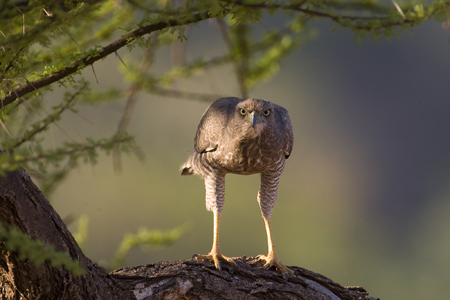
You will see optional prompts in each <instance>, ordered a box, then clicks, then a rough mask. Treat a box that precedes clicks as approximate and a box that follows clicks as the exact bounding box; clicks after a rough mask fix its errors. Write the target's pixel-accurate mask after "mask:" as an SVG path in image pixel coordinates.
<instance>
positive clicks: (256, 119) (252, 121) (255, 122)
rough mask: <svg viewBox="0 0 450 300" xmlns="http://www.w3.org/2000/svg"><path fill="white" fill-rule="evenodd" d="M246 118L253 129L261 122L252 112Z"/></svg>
mask: <svg viewBox="0 0 450 300" xmlns="http://www.w3.org/2000/svg"><path fill="white" fill-rule="evenodd" d="M248 118H249V120H250V123H251V124H252V127H253V128H255V125H256V124H258V123H259V122H261V118H260V116H259V115H258V114H257V113H255V111H252V112H251V113H249V115H248Z"/></svg>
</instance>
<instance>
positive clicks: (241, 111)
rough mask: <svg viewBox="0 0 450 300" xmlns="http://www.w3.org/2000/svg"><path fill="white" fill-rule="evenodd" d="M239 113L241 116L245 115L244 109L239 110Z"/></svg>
mask: <svg viewBox="0 0 450 300" xmlns="http://www.w3.org/2000/svg"><path fill="white" fill-rule="evenodd" d="M239 112H240V113H241V115H243V116H244V115H245V113H246V111H245V109H243V108H241V110H240V111H239Z"/></svg>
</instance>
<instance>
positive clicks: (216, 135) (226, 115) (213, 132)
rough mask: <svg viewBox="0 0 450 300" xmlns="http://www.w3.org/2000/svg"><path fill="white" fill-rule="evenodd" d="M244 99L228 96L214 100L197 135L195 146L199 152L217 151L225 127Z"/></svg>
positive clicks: (199, 125) (205, 113) (202, 120)
mask: <svg viewBox="0 0 450 300" xmlns="http://www.w3.org/2000/svg"><path fill="white" fill-rule="evenodd" d="M240 101H242V99H239V98H234V97H228V98H220V99H218V100H216V101H214V102H213V103H212V104H211V105H210V106H209V107H208V108H207V109H206V111H205V112H204V113H203V116H202V119H201V120H200V124H198V129H197V134H196V135H195V140H194V148H195V151H197V152H198V153H204V152H210V151H215V150H216V149H217V147H218V146H219V143H220V142H221V140H222V139H223V137H224V134H225V128H226V127H227V124H228V122H229V121H230V119H231V118H232V117H233V116H234V114H235V110H236V105H237V104H238V103H239V102H240Z"/></svg>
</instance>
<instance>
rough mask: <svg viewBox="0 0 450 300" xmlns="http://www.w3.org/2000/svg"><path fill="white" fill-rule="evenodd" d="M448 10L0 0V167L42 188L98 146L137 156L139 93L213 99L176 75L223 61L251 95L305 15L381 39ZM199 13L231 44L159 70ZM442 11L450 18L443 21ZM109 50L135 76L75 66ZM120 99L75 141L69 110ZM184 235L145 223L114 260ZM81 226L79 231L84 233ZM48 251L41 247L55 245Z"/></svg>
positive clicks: (287, 48) (416, 4) (305, 0)
mask: <svg viewBox="0 0 450 300" xmlns="http://www.w3.org/2000/svg"><path fill="white" fill-rule="evenodd" d="M449 9H450V5H449V2H448V1H444V0H433V1H420V0H412V1H405V2H398V3H397V2H396V1H395V0H393V1H392V2H390V1H386V4H381V3H379V2H378V1H377V0H269V1H261V0H217V1H216V0H214V1H211V0H192V1H181V2H175V1H174V2H172V1H167V0H100V1H92V0H85V1H81V0H66V1H60V0H50V1H49V0H31V1H17V0H6V1H2V2H1V4H0V102H1V103H0V109H1V111H0V125H1V126H2V129H0V132H1V133H0V137H1V141H0V142H1V143H0V150H3V151H7V152H8V153H11V154H10V155H1V156H0V175H2V174H5V172H7V171H11V170H14V169H16V168H19V167H22V168H25V169H26V170H27V171H28V172H30V173H31V174H33V175H34V176H35V178H36V179H38V180H40V182H41V188H42V189H43V191H44V193H45V194H46V195H47V196H48V195H49V193H50V192H51V191H53V190H54V187H55V185H56V184H57V183H59V182H61V180H63V179H64V178H66V174H67V172H69V171H70V170H71V169H73V168H74V167H76V166H78V165H79V164H82V163H91V164H93V163H95V162H96V160H97V157H98V155H99V151H104V152H105V153H110V152H112V153H114V156H115V158H116V160H119V158H120V155H119V153H120V152H126V153H134V154H136V155H137V156H138V157H139V158H141V157H142V155H141V153H140V151H139V147H138V146H137V144H136V141H135V140H134V139H133V138H132V137H131V136H130V135H129V134H128V133H127V124H128V123H129V120H130V118H131V116H132V111H133V107H134V104H135V102H136V94H138V93H139V92H141V91H145V92H147V93H149V94H152V95H158V96H170V97H179V98H187V99H195V100H202V101H212V100H214V99H216V98H217V96H218V95H212V94H203V93H199V92H197V91H189V90H179V89H176V88H174V86H175V84H176V83H178V82H182V81H183V80H186V79H189V78H192V77H193V76H195V75H196V74H199V73H202V72H205V70H207V69H208V68H217V67H221V66H224V65H230V66H232V68H233V70H234V73H235V75H236V85H237V86H238V89H239V92H240V95H241V97H248V96H249V93H250V91H251V89H252V88H254V87H255V86H256V85H257V84H259V83H261V82H263V81H265V80H267V79H269V78H270V77H271V76H273V75H274V74H275V73H276V72H277V71H278V70H279V68H280V65H281V63H282V59H283V58H284V57H286V56H287V55H289V53H291V52H292V51H294V50H295V49H296V48H297V47H299V46H300V45H301V44H302V43H304V42H306V41H308V40H309V39H310V38H312V37H314V35H315V31H314V30H313V29H312V25H311V24H312V23H313V21H315V20H317V19H326V20H328V21H329V22H330V24H332V25H331V27H332V29H337V28H346V29H349V30H351V31H352V32H353V33H354V35H355V38H356V39H357V40H359V41H361V40H362V39H364V38H372V39H375V40H376V39H378V38H379V37H382V36H384V37H386V38H390V37H392V36H396V35H397V36H398V35H400V34H401V33H402V32H404V31H407V30H408V29H409V28H411V27H413V26H416V25H419V24H421V23H422V22H424V21H426V20H429V19H436V20H439V21H444V20H445V17H446V12H447V16H449V15H450V14H448V11H449ZM280 14H284V15H285V16H286V18H285V19H286V20H287V23H286V24H284V25H283V26H281V27H280V28H278V27H273V28H266V29H264V30H261V28H262V27H264V26H259V27H255V26H254V25H253V24H258V25H260V24H259V23H262V24H264V23H263V22H264V19H265V18H269V17H271V16H274V15H280ZM204 20H212V21H214V22H216V23H217V24H218V26H219V28H220V33H221V36H222V38H223V40H224V42H225V45H226V49H224V51H223V53H222V54H221V55H220V56H217V57H213V58H205V57H201V56H199V57H196V58H194V59H191V60H188V61H186V60H183V62H182V63H181V64H176V65H175V66H174V67H173V68H170V69H167V70H164V71H163V72H162V73H161V72H160V71H158V70H156V68H154V62H153V59H152V58H153V55H154V53H155V51H156V50H157V49H163V47H172V48H176V47H179V45H180V44H181V42H186V40H187V41H189V34H188V30H187V29H188V28H189V26H195V25H197V24H198V23H200V22H201V21H204ZM446 22H447V24H450V21H449V20H447V21H446ZM256 28H257V29H256ZM122 48H124V49H128V50H129V51H132V52H133V54H134V55H135V56H139V54H140V53H141V52H142V51H141V49H147V51H146V52H145V53H146V54H145V55H144V56H143V59H142V62H141V63H140V65H139V66H138V62H137V61H135V60H131V61H128V60H127V61H126V63H125V61H124V60H122V58H121V57H120V55H119V54H118V52H117V51H118V50H120V49H122ZM111 54H115V55H116V57H117V59H118V61H120V62H121V63H123V67H122V69H121V72H122V73H123V77H124V80H125V81H127V82H128V83H129V86H130V87H129V88H119V87H107V88H105V89H103V90H99V89H96V90H93V89H92V88H91V87H90V86H89V84H88V83H87V82H86V81H85V79H84V77H83V75H82V72H81V71H82V70H83V69H86V68H90V69H91V70H92V72H93V73H94V75H95V63H96V62H98V61H100V60H102V59H105V58H106V57H107V56H109V55H111ZM95 77H96V79H97V76H96V75H95ZM56 84H57V85H58V87H63V88H64V89H65V91H66V92H65V95H64V96H63V97H62V98H61V99H60V100H59V102H58V103H56V104H54V105H53V107H51V109H50V110H51V111H50V112H48V110H47V108H46V106H48V105H51V104H49V103H48V101H47V99H46V95H48V93H51V92H52V89H53V88H55V85H56ZM124 98H125V99H127V103H126V105H125V108H124V111H123V116H122V120H121V121H120V124H119V126H118V130H117V132H116V133H115V134H113V135H112V136H111V137H108V138H107V137H99V138H93V137H84V136H82V135H81V134H80V137H79V138H78V140H79V141H76V140H75V139H74V138H72V137H70V135H68V134H66V133H65V131H64V129H63V128H61V127H60V126H59V125H58V121H60V119H61V118H62V117H63V115H64V114H67V113H69V112H70V113H73V114H78V112H79V109H80V108H83V107H93V106H100V105H103V104H105V103H109V102H113V101H116V100H117V99H124ZM42 112H43V113H44V116H42ZM53 127H56V128H58V129H60V130H61V131H63V133H65V135H67V136H68V140H64V141H60V142H58V143H55V142H54V141H53V140H50V141H47V140H48V137H47V135H44V133H45V132H46V131H49V130H50V129H51V128H53ZM46 137H47V138H46ZM49 144H52V146H49ZM53 144H55V145H53ZM115 165H117V166H120V163H118V164H115ZM2 230H3V229H2ZM1 234H3V237H4V238H6V239H8V241H12V244H11V245H12V246H10V247H12V248H14V249H16V250H17V251H19V254H20V255H21V256H22V257H25V256H27V257H29V258H31V259H33V260H35V259H36V261H43V260H46V259H49V257H50V256H45V255H44V254H42V255H41V256H40V257H36V256H35V253H40V252H38V251H36V252H33V251H27V250H26V249H28V248H27V247H28V246H26V245H28V244H30V243H31V241H29V240H27V238H26V237H24V236H21V235H20V234H16V233H15V231H13V230H11V231H9V234H8V233H6V231H4V230H3V231H2V232H1ZM179 234H180V231H172V232H170V233H166V234H162V233H160V232H149V231H146V230H141V231H139V232H138V234H136V235H129V236H126V237H125V239H124V242H123V243H122V245H121V247H120V249H119V251H118V254H117V256H116V258H115V262H116V263H119V262H121V261H123V259H124V257H125V255H126V253H127V252H128V251H129V250H130V249H131V248H132V247H135V246H140V245H142V244H145V243H149V242H150V244H152V245H154V243H156V242H160V243H169V242H171V241H173V239H174V238H176V237H177V236H178V235H179ZM82 237H83V236H82V235H81V230H80V236H79V238H82ZM15 239H17V240H15ZM81 240H82V239H81ZM22 243H23V246H20V245H22ZM30 245H31V244H30ZM33 245H34V246H30V249H31V248H32V247H35V248H39V247H41V248H39V249H43V248H42V247H43V246H38V244H37V243H36V244H33ZM46 249H47V248H46ZM52 251H53V250H50V251H49V252H48V255H56V254H54V253H55V252H52ZM41 252H43V251H41ZM51 261H52V262H54V261H55V260H54V259H53V258H52V259H51ZM56 261H57V260H56ZM58 263H62V262H58ZM66 265H67V264H66Z"/></svg>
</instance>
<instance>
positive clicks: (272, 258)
mask: <svg viewBox="0 0 450 300" xmlns="http://www.w3.org/2000/svg"><path fill="white" fill-rule="evenodd" d="M263 219H264V224H265V225H266V232H267V245H268V248H269V254H267V256H266V255H258V257H257V258H258V259H260V260H264V261H265V262H266V263H265V264H264V267H265V268H266V269H269V268H270V267H272V266H274V267H276V268H277V269H278V271H279V272H280V273H281V276H283V279H285V280H288V277H289V276H293V275H294V271H292V270H291V269H289V268H288V267H286V266H285V265H283V264H282V263H281V260H279V259H278V257H277V254H276V253H275V247H274V246H273V240H272V230H271V228H270V217H263Z"/></svg>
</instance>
